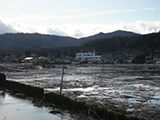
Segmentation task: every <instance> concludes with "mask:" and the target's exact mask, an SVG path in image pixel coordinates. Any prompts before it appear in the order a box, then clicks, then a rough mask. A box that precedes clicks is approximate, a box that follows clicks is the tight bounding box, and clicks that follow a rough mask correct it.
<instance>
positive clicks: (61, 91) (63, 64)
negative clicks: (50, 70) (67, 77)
mask: <svg viewBox="0 0 160 120" xmlns="http://www.w3.org/2000/svg"><path fill="white" fill-rule="evenodd" d="M63 74H64V64H63V67H62V79H61V87H60V95H61V93H62V86H63Z"/></svg>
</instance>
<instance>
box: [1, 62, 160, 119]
mask: <svg viewBox="0 0 160 120" xmlns="http://www.w3.org/2000/svg"><path fill="white" fill-rule="evenodd" d="M57 66H58V65H57ZM57 66H56V68H50V69H48V68H41V69H27V70H23V71H21V72H7V71H5V72H4V73H5V74H6V77H7V80H13V81H18V82H21V83H25V84H28V85H33V86H38V87H42V88H44V89H45V92H51V91H52V92H56V93H59V89H60V82H61V77H62V69H61V68H57ZM67 67H68V68H67V69H65V70H64V73H65V74H64V78H63V90H62V94H64V95H65V96H68V97H70V98H72V99H76V100H79V101H85V102H87V103H96V104H98V105H99V106H101V107H104V108H107V109H110V110H115V111H120V112H123V113H125V114H126V115H127V116H137V117H139V118H144V119H146V120H158V119H160V65H156V64H143V65H140V64H139V65H133V64H114V65H104V64H102V65H97V64H83V65H67Z"/></svg>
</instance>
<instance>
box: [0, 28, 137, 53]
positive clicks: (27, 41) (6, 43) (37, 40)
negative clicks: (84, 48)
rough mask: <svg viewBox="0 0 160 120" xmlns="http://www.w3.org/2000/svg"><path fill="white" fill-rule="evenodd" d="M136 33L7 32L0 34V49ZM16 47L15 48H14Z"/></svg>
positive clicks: (51, 45)
mask: <svg viewBox="0 0 160 120" xmlns="http://www.w3.org/2000/svg"><path fill="white" fill-rule="evenodd" d="M133 35H138V34H136V33H133V32H127V31H121V30H119V31H115V32H112V33H99V34H96V35H93V36H89V37H86V38H80V39H76V38H72V37H65V36H56V35H43V34H38V33H34V34H27V33H26V34H24V33H7V34H3V35H0V43H1V44H0V45H1V46H0V49H1V50H4V51H7V50H16V49H20V48H23V49H26V50H30V49H36V47H35V46H39V47H43V48H51V49H52V48H56V47H69V46H80V45H82V44H83V43H86V42H88V41H94V40H96V39H102V38H111V37H113V36H133ZM15 48H16V49H15Z"/></svg>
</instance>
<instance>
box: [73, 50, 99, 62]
mask: <svg viewBox="0 0 160 120" xmlns="http://www.w3.org/2000/svg"><path fill="white" fill-rule="evenodd" d="M76 59H77V60H80V61H88V62H99V61H101V56H100V55H95V52H93V53H91V52H89V53H82V52H81V53H77V54H76Z"/></svg>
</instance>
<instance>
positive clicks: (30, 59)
mask: <svg viewBox="0 0 160 120" xmlns="http://www.w3.org/2000/svg"><path fill="white" fill-rule="evenodd" d="M24 62H25V63H35V62H36V60H35V58H33V57H26V58H24Z"/></svg>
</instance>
